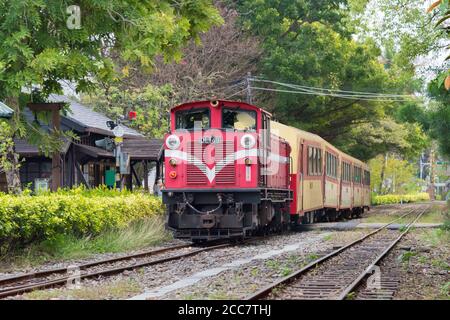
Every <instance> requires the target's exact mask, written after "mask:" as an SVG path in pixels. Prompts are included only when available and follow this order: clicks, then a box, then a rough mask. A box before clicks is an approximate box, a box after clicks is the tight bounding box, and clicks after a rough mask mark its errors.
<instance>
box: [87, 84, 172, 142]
mask: <svg viewBox="0 0 450 320" xmlns="http://www.w3.org/2000/svg"><path fill="white" fill-rule="evenodd" d="M172 91H173V90H172V87H171V86H170V85H163V86H160V87H155V86H152V85H147V86H146V87H144V88H142V89H133V90H132V89H125V90H123V89H121V88H119V87H116V86H111V87H109V88H108V90H107V91H98V92H97V93H96V94H95V95H92V96H90V97H86V102H87V103H89V104H90V105H91V106H93V108H94V110H95V111H98V112H101V113H103V114H106V115H107V116H109V117H110V118H112V119H116V118H118V117H119V116H121V115H125V114H126V113H127V111H130V110H134V111H137V113H138V116H137V119H136V120H135V121H133V122H132V123H131V124H130V125H129V126H130V127H132V128H135V129H137V130H139V132H141V133H143V134H144V135H146V136H148V137H150V138H155V137H156V138H161V137H162V136H163V135H164V133H166V132H167V129H168V127H169V122H168V119H169V118H168V112H169V109H170V107H172V99H171V96H172V94H173V92H172Z"/></svg>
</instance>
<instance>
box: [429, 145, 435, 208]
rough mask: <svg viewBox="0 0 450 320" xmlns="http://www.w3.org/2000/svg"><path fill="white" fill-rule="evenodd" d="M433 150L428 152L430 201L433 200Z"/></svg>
mask: <svg viewBox="0 0 450 320" xmlns="http://www.w3.org/2000/svg"><path fill="white" fill-rule="evenodd" d="M434 157H435V154H434V148H431V151H430V200H432V201H433V200H434V172H435V161H434V160H435V159H434Z"/></svg>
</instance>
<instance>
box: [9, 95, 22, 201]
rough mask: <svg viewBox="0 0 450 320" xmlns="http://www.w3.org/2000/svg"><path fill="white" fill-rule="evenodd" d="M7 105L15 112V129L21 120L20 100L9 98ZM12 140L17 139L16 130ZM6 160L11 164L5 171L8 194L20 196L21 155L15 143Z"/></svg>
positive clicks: (13, 120) (10, 148) (10, 147)
mask: <svg viewBox="0 0 450 320" xmlns="http://www.w3.org/2000/svg"><path fill="white" fill-rule="evenodd" d="M6 104H7V105H9V106H10V107H11V108H13V110H14V116H13V119H12V123H11V125H12V126H13V128H14V122H15V121H19V119H20V114H19V112H20V110H19V99H18V98H16V97H9V98H7V99H6ZM12 132H13V134H12V137H11V138H12V139H13V140H14V138H15V133H14V132H15V130H14V129H13V130H12ZM6 158H7V159H8V162H9V163H10V164H11V165H10V166H9V168H8V169H7V170H5V176H6V183H7V185H8V192H9V193H14V194H18V193H21V192H22V187H21V184H20V171H19V168H20V161H19V155H18V154H17V153H16V152H15V147H14V143H13V144H12V145H11V146H9V147H8V149H7V155H6Z"/></svg>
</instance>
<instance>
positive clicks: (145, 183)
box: [143, 160, 148, 192]
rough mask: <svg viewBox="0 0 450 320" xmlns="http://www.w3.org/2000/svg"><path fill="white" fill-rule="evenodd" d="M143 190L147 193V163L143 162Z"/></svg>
mask: <svg viewBox="0 0 450 320" xmlns="http://www.w3.org/2000/svg"><path fill="white" fill-rule="evenodd" d="M143 163H144V188H145V191H146V192H148V161H147V160H144V161H143Z"/></svg>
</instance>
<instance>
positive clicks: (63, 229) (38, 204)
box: [0, 187, 163, 247]
mask: <svg viewBox="0 0 450 320" xmlns="http://www.w3.org/2000/svg"><path fill="white" fill-rule="evenodd" d="M162 213H163V205H162V202H161V200H160V199H159V198H156V197H154V196H151V195H149V194H145V193H140V192H133V193H132V192H129V191H122V192H121V191H116V190H108V189H106V188H97V189H92V190H86V189H85V188H82V187H79V188H75V189H71V190H60V191H58V192H56V193H40V194H37V195H30V192H25V193H24V194H22V195H17V196H16V195H7V194H0V247H4V246H5V245H6V246H11V245H14V246H16V245H20V246H22V245H26V244H29V243H31V242H34V241H40V240H48V239H53V238H55V237H57V236H58V235H61V234H64V235H73V236H76V237H82V236H86V235H97V234H99V233H100V232H103V231H106V230H111V229H114V228H124V227H127V226H128V225H130V223H132V222H134V221H138V220H141V219H143V218H146V217H150V216H153V215H159V214H162Z"/></svg>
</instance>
